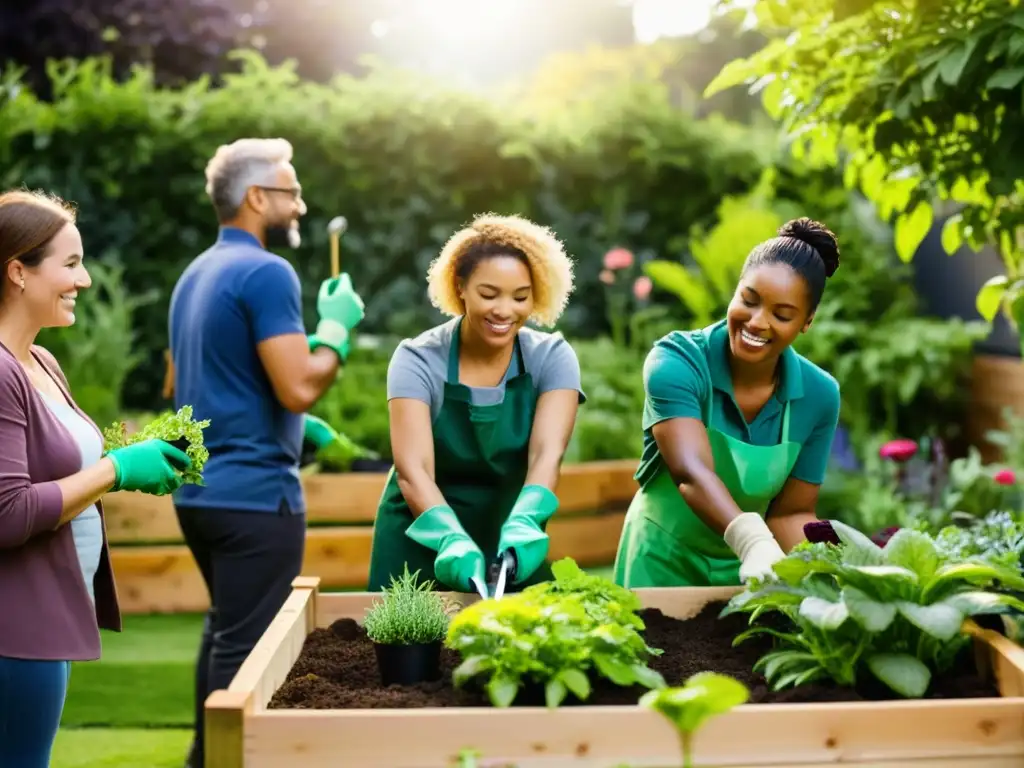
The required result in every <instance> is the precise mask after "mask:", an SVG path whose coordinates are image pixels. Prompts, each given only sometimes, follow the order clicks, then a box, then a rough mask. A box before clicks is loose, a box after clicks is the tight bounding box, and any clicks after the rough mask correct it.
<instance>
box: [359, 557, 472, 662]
mask: <svg viewBox="0 0 1024 768" xmlns="http://www.w3.org/2000/svg"><path fill="white" fill-rule="evenodd" d="M419 573H420V572H419V571H414V572H413V573H409V566H408V565H406V566H405V569H404V571H403V573H402V575H401V576H392V577H391V584H390V585H389V586H387V587H385V588H384V590H383V597H382V598H381V599H379V600H375V601H374V603H373V605H372V606H370V608H369V609H367V612H366V619H365V620H364V622H363V627H364V628H365V629H366V634H367V636H368V637H369V638H370V639H371V640H372V641H373V642H375V643H380V644H382V645H414V644H420V643H434V642H439V641H441V640H444V637H445V634H446V633H447V631H448V622H449V620H450V616H451V613H452V612H453V608H454V606H452V605H450V604H449V603H448V602H447V601H446V600H445V598H444V597H443V596H442V595H441V594H440V593H438V592H436V591H434V582H433V581H430V580H427V581H422V582H420V581H418V576H419Z"/></svg>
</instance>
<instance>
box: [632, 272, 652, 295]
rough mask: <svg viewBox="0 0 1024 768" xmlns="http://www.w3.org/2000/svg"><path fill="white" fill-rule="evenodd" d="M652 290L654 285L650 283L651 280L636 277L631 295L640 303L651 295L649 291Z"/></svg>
mask: <svg viewBox="0 0 1024 768" xmlns="http://www.w3.org/2000/svg"><path fill="white" fill-rule="evenodd" d="M653 288H654V283H653V282H651V278H649V277H647V276H646V275H644V276H643V277H638V278H637V279H636V282H634V283H633V295H634V296H636V297H637V298H638V299H640V301H644V300H645V299H647V297H648V296H650V295H651V289H653Z"/></svg>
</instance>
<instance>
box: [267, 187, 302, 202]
mask: <svg viewBox="0 0 1024 768" xmlns="http://www.w3.org/2000/svg"><path fill="white" fill-rule="evenodd" d="M256 189H262V190H263V191H264V192H284V193H286V194H289V195H291V196H292V198H294V199H295V200H300V199H301V198H302V186H301V185H296V186H294V187H264V186H261V185H256Z"/></svg>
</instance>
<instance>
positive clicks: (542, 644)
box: [445, 558, 665, 708]
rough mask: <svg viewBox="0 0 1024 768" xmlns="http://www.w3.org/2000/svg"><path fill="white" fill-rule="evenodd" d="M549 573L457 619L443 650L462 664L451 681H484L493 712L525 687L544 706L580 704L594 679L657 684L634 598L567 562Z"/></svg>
mask: <svg viewBox="0 0 1024 768" xmlns="http://www.w3.org/2000/svg"><path fill="white" fill-rule="evenodd" d="M552 571H553V573H554V576H555V579H554V581H553V582H547V583H544V584H538V585H535V586H532V587H528V588H527V589H525V590H523V591H522V592H521V593H519V594H516V595H509V596H506V597H503V598H502V599H501V600H482V601H480V602H477V603H474V604H472V605H470V606H468V607H466V608H464V609H463V610H462V611H460V612H459V613H458V614H456V616H455V617H454V618H453V619H452V621H451V624H450V626H449V629H448V636H447V639H446V643H445V644H446V645H447V647H449V648H451V649H454V650H456V651H458V652H459V653H460V654H461V656H462V659H463V661H462V663H461V664H460V665H459V667H458V668H456V669H455V671H454V672H453V675H452V682H453V683H454V684H455V685H456V686H462V685H464V684H465V683H466V682H467V681H469V680H470V679H472V678H476V677H480V678H484V679H486V680H487V682H486V691H487V695H488V698H489V699H490V701H491V703H492V704H493V705H494V706H496V707H507V706H509V705H511V704H512V703H513V701H515V698H516V696H517V695H518V693H519V690H520V688H521V687H522V686H523V685H524V684H528V683H534V684H538V685H542V686H543V687H544V695H545V702H546V704H547V706H548V707H551V708H554V707H557V706H558V705H559V704H561V703H562V701H564V700H565V697H566V696H567V695H568V693H570V692H571V693H572V694H573V695H575V696H576V697H577V698H578V699H581V700H585V699H587V698H588V697H589V696H590V691H591V675H593V674H597V675H600V676H602V677H605V678H607V679H608V680H611V681H612V682H613V683H615V684H616V685H623V686H628V685H635V684H639V685H643V686H644V687H647V688H659V687H661V686H663V685H664V684H665V681H664V679H663V678H662V677H661V675H660V674H659V673H657V672H656V671H654V670H652V669H650V668H649V667H648V666H647V658H648V657H649V656H651V655H658V654H660V653H661V651H660V650H657V649H653V648H650V647H648V646H647V644H646V642H645V641H644V639H643V636H642V635H641V634H640V633H641V631H642V630H643V629H644V624H643V621H642V620H641V619H640V617H639V616H637V615H636V613H635V611H636V610H637V609H638V608H639V607H640V603H639V600H638V599H637V598H636V596H635V595H634V594H633V593H632V592H630V591H629V590H625V589H622V588H621V587H618V586H617V585H615V584H614V583H612V582H610V581H608V580H606V579H602V578H600V577H598V576H592V575H589V574H586V573H583V572H582V571H581V570H580V569H579V568H578V566H577V565H576V563H575V562H573V561H572V560H569V559H568V558H567V559H566V560H562V561H559V562H557V563H555V564H554V565H553V566H552Z"/></svg>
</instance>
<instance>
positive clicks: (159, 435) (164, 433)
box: [103, 405, 210, 485]
mask: <svg viewBox="0 0 1024 768" xmlns="http://www.w3.org/2000/svg"><path fill="white" fill-rule="evenodd" d="M208 426H210V420H209V419H205V420H203V421H196V420H195V419H194V418H193V417H192V406H191V405H183V406H182V407H181V408H179V409H178V410H177V412H175V411H167V412H166V413H162V414H161V415H159V416H157V417H156V418H155V419H153V420H152V421H151V422H149V423H148V424H146V426H144V427H143V428H142V429H140V430H139V431H138V432H134V433H132V434H128V427H127V426H126V425H125V423H124V422H123V421H115V422H114V423H113V424H111V425H110V426H109V427H107V428H106V429H104V430H103V442H104V447H105V449H106V450H108V451H112V450H114V449H115V448H123V447H124V446H126V445H133V444H134V443H138V442H141V441H143V440H152V439H160V440H166V441H167V442H169V443H175V444H177V445H178V446H179V447H181V444H182V442H184V444H185V446H184V447H183V448H182V450H183V451H184V452H185V453H186V454H187V455H188V457H189V458H190V459H192V466H191V467H189V468H188V469H187V470H183V471H182V473H181V474H182V477H183V480H184V482H185V483H187V484H193V485H202V484H203V467H204V466H206V461H207V459H209V458H210V452H209V450H207V448H206V446H205V445H204V444H203V430H204V429H206V428H207V427H208Z"/></svg>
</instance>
